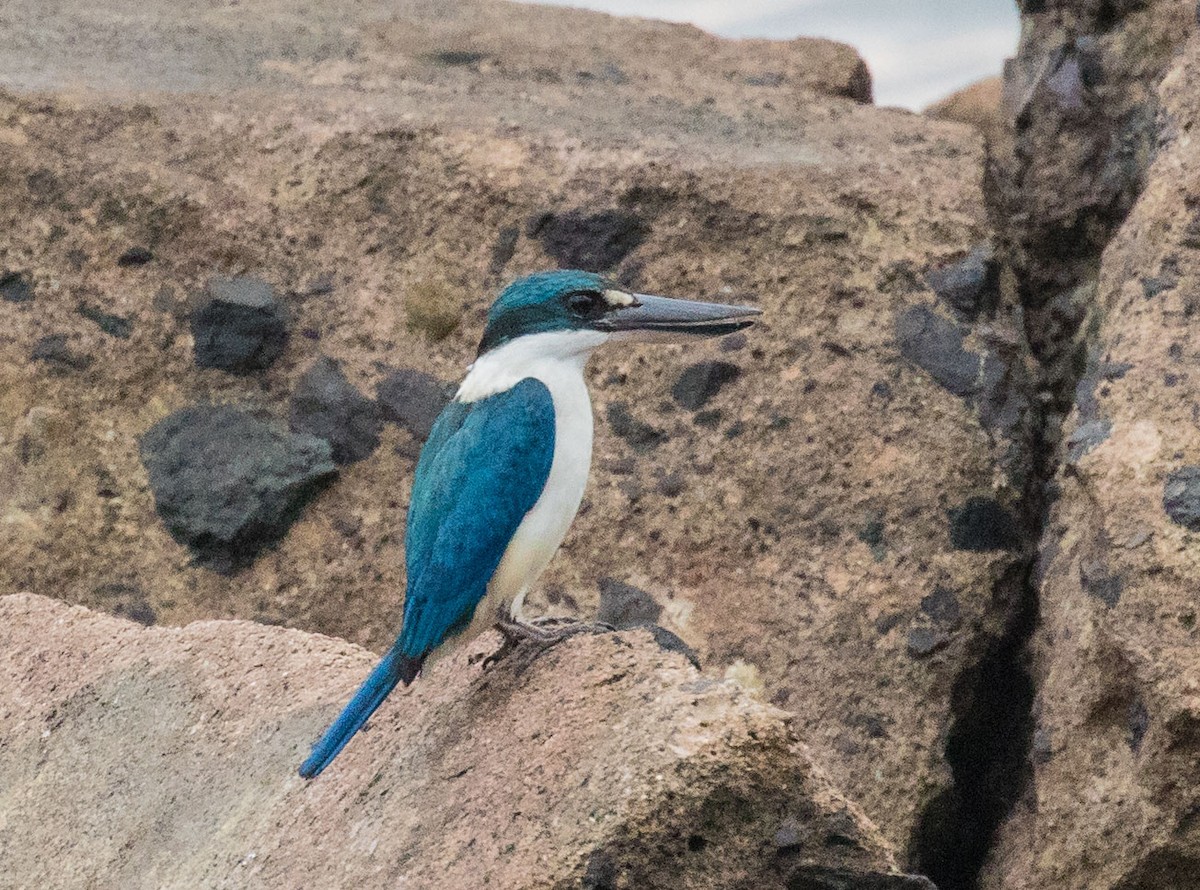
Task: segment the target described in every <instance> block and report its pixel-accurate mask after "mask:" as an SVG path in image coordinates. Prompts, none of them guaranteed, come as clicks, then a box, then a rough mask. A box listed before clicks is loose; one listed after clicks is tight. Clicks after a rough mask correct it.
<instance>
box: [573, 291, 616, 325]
mask: <svg viewBox="0 0 1200 890" xmlns="http://www.w3.org/2000/svg"><path fill="white" fill-rule="evenodd" d="M566 302H567V308H568V309H570V310H571V312H572V313H573V314H575V315H577V316H579V317H580V318H599V317H600V316H601V315H603V314H604V313H605V312H607V311H608V308H609V307H608V302H607V301H606V300H605V299H604V296H603V295H602V294H600V293H597V292H596V291H594V290H583V291H576V292H575V293H573V294H567V300H566Z"/></svg>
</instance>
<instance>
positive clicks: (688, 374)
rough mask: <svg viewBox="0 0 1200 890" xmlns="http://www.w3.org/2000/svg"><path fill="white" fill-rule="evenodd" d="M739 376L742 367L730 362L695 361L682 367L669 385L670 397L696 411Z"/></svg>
mask: <svg viewBox="0 0 1200 890" xmlns="http://www.w3.org/2000/svg"><path fill="white" fill-rule="evenodd" d="M740 376H742V369H741V368H739V367H738V366H737V365H735V364H732V363H730V362H714V361H704V362H696V364H694V365H688V366H687V367H686V368H684V369H683V373H681V374H680V375H679V379H678V380H676V381H675V385H674V386H672V387H671V397H672V398H673V399H675V401H676V402H678V403H679V405H680V406H682V407H684V408H687V409H688V410H689V411H698V410H700V409H701V408H703V407H704V406H705V405H707V404H708V403H709V400H711V399H712V397H713V396H715V395H716V394H717V393H719V392H720V391H721V390H722V389H723V388H724V387H725V386H726V385H728V384H730V383H733V382H734V381H735V380H737V379H738V378H739V377H740Z"/></svg>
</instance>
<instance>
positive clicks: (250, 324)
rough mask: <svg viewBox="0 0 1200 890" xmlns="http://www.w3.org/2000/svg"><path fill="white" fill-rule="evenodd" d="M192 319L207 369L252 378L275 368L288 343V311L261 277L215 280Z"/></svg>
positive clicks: (199, 362) (198, 358) (201, 363)
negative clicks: (263, 370)
mask: <svg viewBox="0 0 1200 890" xmlns="http://www.w3.org/2000/svg"><path fill="white" fill-rule="evenodd" d="M191 321H192V336H193V337H194V338H195V341H196V364H197V365H199V366H200V367H201V368H219V369H220V370H222V371H229V372H231V373H234V374H249V373H251V372H252V371H257V370H261V369H263V368H267V367H270V365H271V364H272V363H273V362H274V361H275V359H277V358H279V356H280V354H281V353H282V352H283V348H284V346H285V345H286V343H287V338H288V323H289V320H288V316H287V312H286V311H285V310H284V308H283V307H282V306H281V305H280V304H279V302H278V301H277V300H276V299H275V293H274V290H273V289H272V287H271V285H269V284H267V283H266V282H265V281H262V280H260V279H258V278H250V277H241V278H224V277H222V276H215V277H213V278H212V279H211V280H210V281H209V282H208V290H207V295H206V298H205V300H204V301H203V302H202V303H201V305H200V306H199V307H198V308H197V309H196V310H195V311H194V312H193V313H192V319H191Z"/></svg>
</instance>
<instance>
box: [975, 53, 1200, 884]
mask: <svg viewBox="0 0 1200 890" xmlns="http://www.w3.org/2000/svg"><path fill="white" fill-rule="evenodd" d="M1198 97H1200V42H1198V41H1197V38H1196V37H1194V36H1193V37H1192V38H1191V39H1189V40H1188V41H1187V42H1186V43H1185V44H1184V45H1183V48H1182V52H1181V55H1180V56H1179V57H1178V59H1177V60H1176V61H1175V63H1174V64H1173V65H1172V67H1171V69H1170V71H1169V73H1168V74H1167V75H1166V77H1165V79H1164V80H1163V82H1162V85H1161V88H1160V91H1159V99H1160V101H1161V103H1162V104H1161V109H1162V110H1161V111H1160V112H1159V114H1158V116H1157V121H1158V125H1157V127H1156V129H1155V131H1154V133H1153V141H1154V143H1155V144H1156V145H1157V146H1158V150H1157V153H1156V155H1155V159H1154V163H1153V164H1152V165H1151V166H1150V168H1149V170H1148V172H1147V173H1146V176H1145V188H1144V190H1143V191H1142V192H1141V196H1140V198H1139V199H1138V201H1137V203H1136V205H1135V206H1134V208H1133V210H1132V212H1131V213H1130V215H1129V217H1128V218H1127V219H1126V220H1125V222H1124V224H1123V225H1122V226H1121V227H1120V229H1119V231H1118V232H1117V234H1116V237H1115V238H1114V239H1113V240H1112V241H1111V242H1110V243H1109V244H1108V246H1107V249H1106V251H1105V253H1104V261H1103V265H1102V267H1101V269H1100V275H1099V284H1098V288H1097V290H1096V301H1095V304H1094V306H1092V307H1091V311H1092V315H1091V321H1089V323H1088V325H1087V328H1088V330H1090V332H1091V335H1090V337H1089V338H1088V341H1087V342H1088V345H1089V347H1090V353H1091V359H1090V362H1089V368H1088V371H1087V372H1086V374H1085V376H1084V378H1083V381H1082V382H1081V384H1080V386H1079V387H1078V390H1077V393H1078V398H1077V407H1076V410H1075V412H1074V414H1073V415H1072V416H1071V418H1070V422H1069V423H1068V425H1067V431H1066V433H1067V434H1066V435H1065V436H1064V443H1065V444H1064V447H1063V451H1064V454H1065V460H1066V465H1065V467H1064V468H1063V471H1062V473H1061V474H1060V476H1059V480H1058V481H1059V484H1060V485H1061V496H1060V498H1059V500H1058V502H1057V504H1056V505H1055V508H1054V511H1053V513H1052V515H1051V517H1050V522H1049V525H1048V527H1047V531H1046V535H1045V539H1044V553H1043V556H1042V563H1043V567H1042V572H1041V612H1042V626H1041V629H1040V630H1039V632H1038V635H1037V637H1036V648H1035V652H1036V656H1037V661H1036V665H1037V679H1038V683H1039V694H1038V700H1037V710H1036V715H1037V720H1038V729H1037V733H1036V735H1035V740H1034V750H1033V761H1034V772H1033V781H1032V787H1031V789H1030V791H1029V793H1028V794H1027V795H1026V798H1025V799H1024V800H1023V801H1022V803H1021V804H1020V805H1019V806H1018V808H1017V809H1016V811H1015V812H1014V814H1013V817H1012V819H1011V821H1010V822H1009V824H1008V825H1007V826H1006V828H1005V830H1004V832H1003V833H1002V836H1001V843H1000V844H999V846H998V848H997V850H996V851H995V852H994V854H993V857H992V863H991V866H990V869H989V874H988V875H987V879H986V880H985V882H984V886H985V887H995V888H1005V890H1018V888H1020V890H1033V888H1044V887H1054V888H1063V890H1073V888H1079V890H1083V888H1087V890H1108V888H1112V890H1116V888H1121V890H1150V888H1165V887H1171V888H1180V890H1186V888H1194V887H1198V886H1200V833H1198V829H1197V821H1196V813H1197V800H1200V779H1198V776H1200V771H1198V767H1200V733H1198V732H1197V727H1198V726H1200V722H1198V721H1200V710H1198V708H1197V706H1198V704H1200V700H1198V698H1197V695H1198V693H1200V637H1198V634H1200V629H1198V628H1197V623H1196V614H1197V601H1196V582H1197V578H1198V577H1200V538H1197V536H1196V533H1195V531H1194V530H1193V528H1194V526H1193V528H1189V527H1188V525H1187V524H1186V523H1187V522H1188V521H1189V520H1188V519H1187V513H1186V508H1187V507H1188V506H1189V505H1190V504H1191V499H1192V498H1194V496H1195V494H1196V492H1194V491H1191V490H1188V489H1187V486H1186V485H1181V486H1180V488H1179V489H1173V487H1172V480H1176V479H1181V478H1186V476H1187V471H1186V468H1187V467H1189V466H1194V465H1196V464H1200V434H1198V432H1197V425H1196V411H1197V408H1196V404H1197V401H1198V399H1200V377H1197V375H1196V374H1195V372H1194V370H1193V368H1194V359H1195V357H1196V355H1197V352H1198V350H1200V342H1198V341H1197V337H1196V327H1195V325H1194V323H1193V322H1192V321H1191V315H1192V313H1193V308H1192V307H1193V302H1194V300H1195V293H1196V284H1197V282H1198V281H1200V254H1198V252H1197V247H1198V246H1200V242H1197V241H1196V236H1195V232H1196V222H1195V208H1196V206H1197V204H1198V203H1200V179H1197V177H1196V173H1195V171H1196V170H1197V169H1198V165H1200V151H1198V150H1197V146H1196V144H1195V142H1194V140H1193V139H1192V138H1191V137H1190V136H1189V135H1188V132H1189V129H1190V128H1191V127H1192V126H1193V125H1194V124H1195V122H1197V121H1200V99H1198ZM1169 511H1170V512H1173V513H1174V514H1175V518H1172V515H1169Z"/></svg>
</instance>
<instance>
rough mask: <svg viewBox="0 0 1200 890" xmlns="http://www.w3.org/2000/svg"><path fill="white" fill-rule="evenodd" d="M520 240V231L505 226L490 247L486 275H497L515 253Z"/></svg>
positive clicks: (514, 227)
mask: <svg viewBox="0 0 1200 890" xmlns="http://www.w3.org/2000/svg"><path fill="white" fill-rule="evenodd" d="M520 240H521V230H520V229H519V228H517V227H516V226H505V227H504V228H503V229H501V230H500V234H499V235H497V236H496V243H495V244H493V245H492V259H491V261H490V262H489V263H488V274H489V275H499V274H500V273H501V272H503V271H504V267H505V266H507V265H508V261H509V260H511V259H512V258H513V254H514V253H516V252H517V242H518V241H520Z"/></svg>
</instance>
